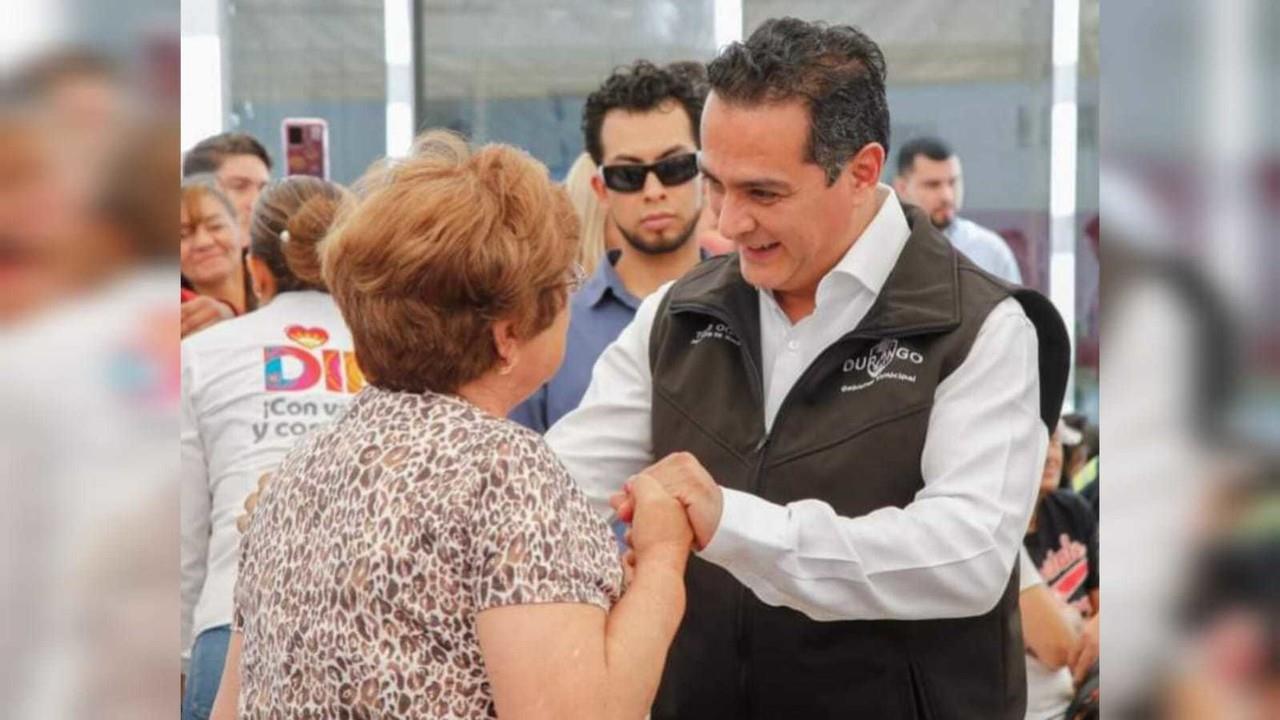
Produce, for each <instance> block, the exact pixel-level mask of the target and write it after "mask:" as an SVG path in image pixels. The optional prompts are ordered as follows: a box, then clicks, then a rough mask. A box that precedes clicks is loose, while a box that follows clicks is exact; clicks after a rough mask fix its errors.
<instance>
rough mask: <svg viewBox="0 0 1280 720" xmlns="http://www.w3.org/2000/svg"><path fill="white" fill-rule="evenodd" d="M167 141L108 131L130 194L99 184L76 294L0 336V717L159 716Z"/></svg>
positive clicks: (170, 143) (170, 145) (171, 421)
mask: <svg viewBox="0 0 1280 720" xmlns="http://www.w3.org/2000/svg"><path fill="white" fill-rule="evenodd" d="M177 143H178V132H177V127H176V125H174V124H163V123H161V124H155V123H148V124H144V125H142V126H139V127H135V128H133V129H132V130H130V131H128V132H127V133H126V135H125V141H124V142H122V143H121V144H120V146H119V147H117V148H115V149H113V151H112V153H111V159H110V161H109V167H110V168H111V169H110V175H111V176H112V177H123V178H129V179H130V181H129V182H120V183H113V184H112V185H110V186H106V187H104V188H103V192H101V193H99V194H97V195H96V196H95V197H94V198H93V202H92V203H91V204H90V205H89V212H87V214H86V217H85V220H84V225H83V232H84V233H85V234H84V235H83V237H84V238H86V239H87V241H88V242H91V243H92V246H93V247H94V248H98V249H100V250H99V252H100V253H101V255H100V257H101V258H103V259H104V260H105V261H104V262H102V264H101V266H100V268H99V269H98V271H97V277H96V278H95V282H94V283H93V285H92V286H91V288H92V290H91V291H88V292H86V293H85V294H83V295H80V296H76V297H68V298H67V299H66V300H65V301H64V302H62V303H60V304H59V305H58V306H57V307H56V308H51V309H49V310H47V311H46V312H45V313H43V314H42V315H40V316H39V317H34V318H29V319H28V320H27V322H24V323H23V324H22V325H21V327H10V328H7V329H5V330H0V343H3V345H4V347H5V353H4V354H3V356H2V357H0V377H2V378H4V380H3V384H0V408H2V410H0V467H3V468H4V469H5V473H6V476H7V477H8V478H9V482H7V483H6V484H5V489H6V492H7V495H6V497H5V502H3V503H0V524H3V526H4V527H5V528H6V529H7V530H8V531H9V532H10V533H11V538H12V541H11V543H10V545H9V547H10V548H11V551H10V552H9V553H6V554H5V559H4V561H3V562H2V563H0V588H3V590H2V591H0V617H4V618H5V619H6V620H5V621H4V622H3V623H2V624H0V643H2V646H3V649H4V650H5V651H6V652H4V654H3V657H4V660H3V661H0V678H3V680H2V681H0V704H3V706H4V707H5V708H6V715H8V716H11V717H40V718H60V717H76V718H79V717H95V718H137V717H162V716H168V715H171V714H172V711H173V704H174V703H173V692H172V684H173V678H174V677H175V676H176V675H177V673H176V670H177V658H176V654H175V653H174V652H173V645H174V639H175V638H176V637H177V635H178V617H177V615H176V614H174V613H172V612H169V611H167V610H168V609H169V608H171V607H172V605H173V582H172V578H173V569H174V568H175V567H177V564H176V563H177V560H178V548H177V544H176V543H174V542H172V538H173V537H175V536H176V531H177V514H176V512H175V507H176V503H177V493H176V489H175V483H174V478H175V477H176V476H177V465H178V462H177V461H178V458H177V454H176V453H175V452H174V446H173V440H174V437H175V433H176V430H177V409H178V406H177V399H178V377H179V376H178V310H177V305H176V303H174V302H173V290H172V288H173V279H174V277H175V275H176V274H177V263H176V262H175V260H176V254H175V253H174V252H173V241H172V238H173V219H174V218H173V207H174V204H175V202H176V201H177V197H176V196H177V189H178V172H177V170H178V168H177V162H176V161H177V158H176V153H175V152H174V148H175V147H177ZM46 277H49V278H51V281H52V279H53V278H57V279H58V280H59V281H60V282H61V283H65V284H59V285H58V286H57V289H58V291H59V292H61V291H63V290H64V289H65V288H68V287H75V284H74V283H73V282H71V281H70V280H69V279H67V278H68V276H63V275H57V274H52V273H51V274H49V275H47V276H46ZM32 287H36V286H34V285H33V286H32ZM156 538H164V539H165V540H164V541H162V542H156V540H155V539H156Z"/></svg>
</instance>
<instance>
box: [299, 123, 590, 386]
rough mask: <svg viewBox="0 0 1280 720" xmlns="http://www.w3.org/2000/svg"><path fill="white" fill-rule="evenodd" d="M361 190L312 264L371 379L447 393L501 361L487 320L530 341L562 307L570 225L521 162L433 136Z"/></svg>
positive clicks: (513, 152) (547, 187)
mask: <svg viewBox="0 0 1280 720" xmlns="http://www.w3.org/2000/svg"><path fill="white" fill-rule="evenodd" d="M356 192H357V195H358V197H359V200H358V202H357V203H356V204H355V205H354V206H353V207H351V208H350V211H349V212H348V213H346V214H345V215H344V217H342V218H341V220H340V223H339V225H338V226H337V227H336V228H334V230H333V231H332V234H331V235H330V236H329V239H328V240H327V241H326V242H325V243H324V245H323V247H322V248H321V255H322V259H321V262H322V266H323V271H324V278H325V281H326V283H327V284H328V286H329V290H330V292H331V293H332V294H333V297H334V299H335V300H336V301H337V303H338V306H339V307H340V308H341V310H342V315H343V317H344V318H345V319H346V321H347V325H348V326H349V327H350V328H351V335H352V338H353V340H354V341H355V351H356V357H357V360H358V362H359V363H360V368H361V370H363V371H364V374H365V377H366V378H367V379H368V380H369V382H370V383H372V384H374V385H377V386H379V387H383V388H387V389H390V390H402V391H408V392H423V391H425V390H430V391H433V392H454V391H456V390H457V389H458V388H459V387H461V386H462V385H465V384H466V383H468V382H470V381H472V380H474V379H476V378H478V377H480V376H481V375H483V374H485V373H486V372H488V371H489V370H490V369H492V368H493V367H494V366H495V365H496V364H497V362H498V351H497V348H496V346H495V345H494V341H493V332H492V327H493V322H494V321H495V320H500V319H508V320H510V321H512V322H513V324H514V325H515V331H516V333H517V334H518V335H519V336H521V337H533V336H535V335H537V334H538V333H540V332H542V331H543V330H545V329H546V328H547V327H549V326H550V325H551V323H552V322H553V321H554V320H555V317H556V315H557V314H558V313H559V312H560V310H561V309H562V308H563V307H564V303H565V302H566V301H567V292H568V286H567V283H566V276H567V273H568V271H569V267H570V265H571V264H572V262H573V259H574V255H575V253H576V252H577V249H578V220H577V217H576V216H575V214H574V212H573V207H572V206H571V205H570V203H569V199H568V196H567V195H566V194H565V192H564V190H563V189H561V188H559V187H558V186H556V185H555V184H554V183H552V182H551V179H550V177H549V176H548V173H547V169H546V167H544V166H543V165H542V164H541V163H539V162H538V161H537V160H534V159H533V158H532V157H530V156H529V155H528V154H527V153H525V152H523V151H521V150H518V149H516V148H513V147H510V146H507V145H486V146H484V147H481V148H479V149H477V150H476V151H474V152H472V151H471V149H470V148H468V146H467V144H466V142H465V141H464V140H462V139H461V138H460V137H458V136H456V135H454V134H452V133H447V132H441V131H436V132H431V133H428V134H426V135H424V136H422V137H421V138H419V139H418V140H417V141H416V142H415V143H414V153H413V155H411V156H410V157H409V158H406V159H402V160H389V161H387V162H386V163H384V164H382V165H380V166H377V167H375V168H374V169H372V170H370V172H369V173H368V174H366V176H365V177H364V178H362V179H361V180H360V181H359V182H358V183H357V184H356Z"/></svg>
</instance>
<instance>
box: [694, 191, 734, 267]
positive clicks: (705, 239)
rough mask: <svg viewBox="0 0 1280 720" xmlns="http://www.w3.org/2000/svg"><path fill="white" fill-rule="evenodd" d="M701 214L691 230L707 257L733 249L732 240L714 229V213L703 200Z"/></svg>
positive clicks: (729, 251)
mask: <svg viewBox="0 0 1280 720" xmlns="http://www.w3.org/2000/svg"><path fill="white" fill-rule="evenodd" d="M703 202H704V203H706V204H704V205H703V207H702V215H701V216H699V217H698V227H697V229H695V230H694V231H693V236H694V238H695V239H696V240H697V242H698V247H699V248H700V249H701V250H702V253H703V254H704V255H706V256H707V257H714V256H716V255H724V254H725V253H731V252H733V251H734V250H735V247H734V244H733V241H732V240H730V239H729V238H727V237H725V236H723V235H721V234H720V231H719V230H717V229H716V213H715V211H714V210H712V209H711V204H710V203H707V202H706V200H705V199H704V200H703Z"/></svg>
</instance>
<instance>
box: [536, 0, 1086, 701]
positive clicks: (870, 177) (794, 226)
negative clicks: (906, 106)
mask: <svg viewBox="0 0 1280 720" xmlns="http://www.w3.org/2000/svg"><path fill="white" fill-rule="evenodd" d="M708 80H709V82H710V84H711V93H710V95H709V96H708V98H707V101H706V106H705V110H704V113H703V117H702V150H701V155H700V158H699V165H700V168H701V170H702V174H703V178H704V182H706V183H707V185H708V197H709V202H710V203H711V205H712V209H713V210H714V211H715V212H716V214H717V216H718V229H719V232H720V233H721V234H723V235H724V236H725V237H727V238H728V239H730V240H732V241H733V242H734V244H735V245H736V246H737V248H738V252H737V253H736V254H733V255H727V256H720V257H717V258H713V259H710V260H708V261H706V262H704V263H702V264H700V265H698V266H697V267H696V268H694V269H693V270H692V271H690V272H689V273H687V274H686V275H685V276H684V277H682V278H680V279H679V280H677V281H675V282H674V283H673V284H671V285H670V286H669V287H667V288H663V289H660V290H658V291H656V292H654V293H653V294H652V295H651V296H650V297H649V298H648V299H646V300H645V302H644V303H643V305H641V307H640V309H639V310H638V311H637V313H636V317H635V320H634V321H633V322H632V323H631V324H630V325H629V326H628V327H627V328H626V329H625V330H624V331H623V332H622V334H621V335H620V336H619V338H618V340H617V342H615V343H614V344H613V345H611V346H610V347H609V348H608V349H607V350H605V352H604V353H603V354H602V355H601V357H600V359H599V361H598V362H597V363H596V367H595V370H594V373H593V376H592V380H591V386H590V388H588V390H587V393H586V395H585V396H584V398H583V400H582V403H581V405H580V406H579V407H578V409H577V410H575V411H574V412H572V413H570V414H568V415H566V416H565V417H564V418H562V419H561V421H560V422H559V423H558V424H557V425H556V426H555V427H553V428H552V429H551V430H550V431H549V432H548V433H547V442H548V443H549V444H550V445H551V447H552V449H553V450H555V452H556V454H557V455H558V456H559V458H560V460H561V461H562V462H563V463H564V465H565V467H566V468H567V469H568V470H569V472H570V474H571V475H572V476H573V477H574V479H575V480H576V481H577V482H578V484H579V485H580V486H581V487H582V488H583V489H584V491H585V492H586V494H587V496H588V497H589V498H590V499H591V500H592V502H593V503H595V505H596V507H597V509H598V510H599V511H600V512H601V513H602V514H608V513H610V512H614V511H616V512H617V514H618V517H619V518H620V519H622V520H624V521H626V520H627V519H628V518H629V517H630V515H631V512H632V508H633V502H632V500H631V499H630V498H629V494H628V493H627V491H626V488H627V484H626V483H627V478H628V477H631V476H633V475H636V474H639V473H645V474H647V475H649V476H651V477H653V478H655V479H657V480H658V481H659V482H660V483H661V484H662V486H663V487H664V488H665V489H666V490H667V491H668V492H670V493H671V494H673V495H675V496H676V497H677V498H679V499H680V500H681V502H682V503H683V504H684V506H685V509H686V510H687V512H688V515H689V521H690V524H691V525H692V527H693V530H694V536H695V546H696V548H697V551H698V552H697V556H695V557H694V558H691V559H690V561H689V563H688V566H687V568H686V573H685V585H686V588H687V602H686V611H685V616H684V619H683V622H682V624H681V626H680V630H679V631H678V633H677V635H676V639H675V641H674V643H673V644H672V646H671V651H670V653H669V655H668V658H667V663H666V666H665V669H664V672H663V678H662V684H661V687H660V689H659V691H658V694H657V698H656V700H655V702H654V705H653V708H652V714H651V716H652V718H653V719H654V720H675V719H678V718H699V719H700V720H720V719H722V718H723V719H725V720H728V719H730V718H732V719H734V720H761V719H764V718H784V717H785V718H835V717H840V718H853V717H859V718H861V717H866V718H1001V719H1003V720H1015V719H1020V718H1022V717H1023V715H1024V712H1025V706H1026V683H1025V662H1024V658H1023V653H1024V650H1023V644H1022V640H1021V637H1020V632H1019V628H1020V622H1019V616H1018V586H1019V583H1018V572H1017V569H1016V568H1017V559H1018V553H1019V550H1020V547H1021V544H1022V537H1023V533H1024V532H1025V530H1026V527H1027V522H1028V520H1029V519H1030V516H1031V510H1032V507H1033V504H1034V501H1035V497H1036V490H1037V485H1038V483H1037V478H1038V477H1039V476H1040V470H1041V468H1042V465H1043V462H1044V457H1045V449H1046V446H1047V444H1048V439H1049V431H1050V429H1051V427H1052V426H1053V424H1056V422H1057V416H1058V412H1059V408H1060V406H1061V403H1062V398H1063V393H1064V390H1065V386H1066V375H1067V369H1068V363H1069V347H1068V342H1067V336H1066V329H1065V327H1064V326H1063V324H1062V320H1061V318H1060V317H1059V316H1058V314H1057V312H1056V311H1055V310H1054V308H1053V306H1052V304H1051V303H1050V302H1049V301H1048V300H1047V299H1046V298H1045V297H1044V296H1042V295H1040V294H1038V293H1036V292H1034V291H1032V290H1028V289H1025V288H1018V287H1014V286H1011V285H1009V284H1007V283H1005V282H1003V281H1001V280H999V279H998V278H995V277H994V276H992V275H990V274H988V273H986V272H984V271H983V270H981V269H979V268H978V267H977V266H975V265H974V264H973V263H972V262H971V261H969V260H968V259H967V258H966V257H964V256H963V255H961V254H959V253H958V252H956V250H955V249H954V248H953V247H952V246H951V244H950V243H949V242H948V241H947V239H946V237H945V236H943V235H942V234H941V233H940V232H939V231H938V230H937V229H936V228H935V227H934V226H933V224H932V223H931V222H930V221H929V218H928V216H927V215H926V214H924V213H923V212H922V211H920V210H919V209H918V208H915V207H912V206H909V205H907V206H904V205H902V204H901V203H900V202H899V201H898V198H897V197H896V195H895V194H894V192H893V189H892V188H890V187H889V186H887V185H885V184H883V183H881V182H880V177H881V175H882V174H883V170H884V164H885V157H886V154H887V152H888V149H889V111H888V102H887V99H886V97H885V62H884V56H883V54H882V53H881V51H880V48H879V47H878V46H877V45H876V44H875V42H874V41H872V40H871V39H870V38H869V37H867V36H866V35H865V34H863V33H862V32H861V31H859V30H858V29H856V28H853V27H849V26H843V25H840V26H828V25H825V24H822V23H809V22H804V21H801V20H796V19H794V18H784V19H781V20H769V21H766V22H765V23H764V24H762V25H761V26H760V27H759V28H758V29H757V30H756V31H755V32H754V33H752V34H751V36H750V38H749V39H748V40H747V41H746V42H744V43H743V42H738V43H732V44H730V45H729V46H728V47H726V48H725V49H724V50H723V51H722V52H721V53H720V55H719V56H718V57H717V58H716V59H715V60H714V61H712V63H711V64H710V65H709V66H708ZM649 162H652V160H649ZM655 461H656V462H655Z"/></svg>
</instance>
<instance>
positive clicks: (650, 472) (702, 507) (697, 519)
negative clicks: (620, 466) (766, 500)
mask: <svg viewBox="0 0 1280 720" xmlns="http://www.w3.org/2000/svg"><path fill="white" fill-rule="evenodd" d="M640 476H648V477H650V478H653V479H654V480H657V481H658V484H659V485H661V486H662V488H663V489H664V490H666V491H667V493H668V494H670V495H671V496H672V497H674V498H675V499H677V500H679V501H680V504H681V505H683V506H684V509H685V512H686V513H688V515H689V524H690V525H692V526H693V536H694V544H695V546H696V547H697V548H698V549H699V550H701V549H703V548H705V547H706V546H707V545H708V544H709V543H710V542H711V538H712V537H713V536H714V535H715V534H716V529H717V528H718V527H720V514H721V513H722V512H723V510H724V494H723V493H722V492H721V491H720V486H719V485H717V484H716V481H715V480H712V479H711V475H710V474H708V473H707V471H706V468H704V467H702V463H699V462H698V460H697V458H695V457H694V456H693V455H691V454H689V453H687V452H678V453H672V454H670V455H668V456H666V457H665V458H663V459H661V460H659V461H658V462H657V463H654V464H653V465H651V466H649V467H648V468H646V469H645V470H643V471H641V473H640V475H637V477H640ZM633 481H634V478H633ZM631 484H632V482H628V487H630V486H631ZM631 495H632V493H630V492H627V491H624V492H622V493H618V494H616V495H614V496H613V497H612V498H610V500H609V502H610V504H611V505H613V508H614V510H616V511H617V512H618V518H619V519H620V520H622V521H623V522H630V521H631V514H632V511H633V509H634V502H633V501H632V498H631Z"/></svg>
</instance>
